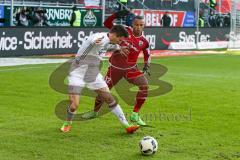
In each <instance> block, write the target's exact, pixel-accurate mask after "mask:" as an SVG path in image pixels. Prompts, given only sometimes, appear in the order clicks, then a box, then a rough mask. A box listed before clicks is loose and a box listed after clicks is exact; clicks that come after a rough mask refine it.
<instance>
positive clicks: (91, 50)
mask: <svg viewBox="0 0 240 160" xmlns="http://www.w3.org/2000/svg"><path fill="white" fill-rule="evenodd" d="M99 38H102V40H101V43H100V44H96V43H95V41H96V40H97V39H99ZM109 43H110V40H109V37H108V33H107V32H100V33H95V34H93V35H91V36H89V37H88V39H87V40H86V41H84V42H83V44H82V46H81V48H79V50H78V53H77V55H76V57H78V58H80V57H81V59H82V60H83V59H84V58H85V57H86V56H87V55H91V56H96V57H98V58H99V59H102V56H103V55H102V52H101V50H105V49H106V48H107V47H108V45H109Z"/></svg>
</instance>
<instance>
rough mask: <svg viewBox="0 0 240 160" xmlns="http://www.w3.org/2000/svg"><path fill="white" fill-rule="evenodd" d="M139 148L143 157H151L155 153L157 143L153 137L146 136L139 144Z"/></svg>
mask: <svg viewBox="0 0 240 160" xmlns="http://www.w3.org/2000/svg"><path fill="white" fill-rule="evenodd" d="M139 147H140V151H141V153H142V154H143V155H152V154H154V153H155V152H156V151H157V149H158V143H157V141H156V139H154V138H153V137H151V136H146V137H143V139H142V140H141V141H140V142H139Z"/></svg>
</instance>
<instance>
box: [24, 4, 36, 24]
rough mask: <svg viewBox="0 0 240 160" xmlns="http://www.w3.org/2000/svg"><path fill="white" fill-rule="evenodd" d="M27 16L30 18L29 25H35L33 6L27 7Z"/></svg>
mask: <svg viewBox="0 0 240 160" xmlns="http://www.w3.org/2000/svg"><path fill="white" fill-rule="evenodd" d="M26 16H27V17H28V19H29V24H28V26H33V16H34V13H33V7H27V9H26Z"/></svg>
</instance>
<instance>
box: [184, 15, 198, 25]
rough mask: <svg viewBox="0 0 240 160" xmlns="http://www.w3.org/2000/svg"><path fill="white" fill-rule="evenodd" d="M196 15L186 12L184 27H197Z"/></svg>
mask: <svg viewBox="0 0 240 160" xmlns="http://www.w3.org/2000/svg"><path fill="white" fill-rule="evenodd" d="M195 21H196V20H195V13H194V12H186V14H185V18H184V22H183V27H195V24H196V23H195Z"/></svg>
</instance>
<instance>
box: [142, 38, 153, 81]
mask: <svg viewBox="0 0 240 160" xmlns="http://www.w3.org/2000/svg"><path fill="white" fill-rule="evenodd" d="M143 57H144V67H143V72H144V73H147V74H148V75H149V76H150V62H151V56H150V49H149V43H148V42H147V44H146V47H145V48H144V49H143Z"/></svg>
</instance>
